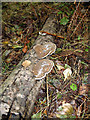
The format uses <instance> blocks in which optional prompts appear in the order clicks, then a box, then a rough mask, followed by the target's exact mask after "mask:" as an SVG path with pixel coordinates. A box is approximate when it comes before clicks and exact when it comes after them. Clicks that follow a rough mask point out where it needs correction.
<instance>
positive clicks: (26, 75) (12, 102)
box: [0, 14, 57, 118]
mask: <svg viewBox="0 0 90 120" xmlns="http://www.w3.org/2000/svg"><path fill="white" fill-rule="evenodd" d="M56 29H57V24H56V22H55V15H54V14H51V15H50V17H49V18H48V19H47V21H46V23H45V25H44V27H43V29H42V31H46V32H49V33H51V34H53V33H55V32H56ZM53 41H54V37H53V36H51V35H45V36H42V35H39V36H38V38H37V39H36V41H35V45H36V44H43V43H44V42H53ZM25 60H29V61H31V64H30V66H28V67H27V68H24V67H23V66H22V62H23V61H25ZM37 61H38V58H37V55H36V53H35V51H34V49H33V48H32V49H31V50H29V51H28V52H27V54H26V55H25V56H24V57H23V59H22V60H21V61H20V62H19V64H18V65H17V67H16V68H15V69H14V70H13V71H12V73H11V74H10V76H9V77H8V78H7V79H6V80H5V82H4V83H3V84H1V86H0V116H1V118H2V115H3V114H5V115H8V118H9V117H10V114H11V113H14V114H15V115H19V114H21V116H22V117H23V118H25V117H30V115H31V112H32V108H33V105H34V102H35V100H36V96H37V94H38V91H39V88H40V86H41V84H42V83H43V81H44V78H43V79H42V80H39V81H37V80H35V77H34V75H33V73H32V66H33V64H35V63H36V62H37Z"/></svg>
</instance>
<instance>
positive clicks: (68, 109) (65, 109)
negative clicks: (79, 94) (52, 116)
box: [56, 103, 73, 118]
mask: <svg viewBox="0 0 90 120" xmlns="http://www.w3.org/2000/svg"><path fill="white" fill-rule="evenodd" d="M57 111H58V112H57V114H56V116H57V117H58V118H67V117H68V116H69V115H71V114H72V113H73V107H72V105H71V104H70V103H63V104H62V105H61V106H59V107H58V109H57Z"/></svg>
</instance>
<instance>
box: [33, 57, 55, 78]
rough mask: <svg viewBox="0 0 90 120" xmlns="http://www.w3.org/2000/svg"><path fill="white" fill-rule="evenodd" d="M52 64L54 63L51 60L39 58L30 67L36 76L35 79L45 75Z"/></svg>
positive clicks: (51, 67) (49, 70)
mask: <svg viewBox="0 0 90 120" xmlns="http://www.w3.org/2000/svg"><path fill="white" fill-rule="evenodd" d="M53 66H54V63H53V61H51V60H48V59H42V60H40V61H39V62H38V63H36V64H35V65H34V66H33V68H32V72H33V74H34V75H35V77H36V78H35V79H36V80H40V79H42V78H44V77H46V75H47V74H48V73H50V72H51V70H52V69H53Z"/></svg>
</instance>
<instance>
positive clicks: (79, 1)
mask: <svg viewBox="0 0 90 120" xmlns="http://www.w3.org/2000/svg"><path fill="white" fill-rule="evenodd" d="M80 1H81V0H80ZM80 1H79V3H78V5H77V7H76V10H75V12H74V14H73V16H72V18H71V21H70V24H69V26H68V29H67V30H69V29H70V27H71V25H72V22H73V20H74V17H75V15H76V12H77V10H78V8H79V5H80Z"/></svg>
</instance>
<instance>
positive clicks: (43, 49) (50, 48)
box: [33, 42, 56, 58]
mask: <svg viewBox="0 0 90 120" xmlns="http://www.w3.org/2000/svg"><path fill="white" fill-rule="evenodd" d="M33 49H34V50H35V52H36V54H37V57H38V58H45V57H47V56H48V55H51V54H53V53H54V52H55V50H56V45H55V44H54V43H52V42H46V43H45V44H43V45H40V44H37V45H36V46H34V47H33Z"/></svg>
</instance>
